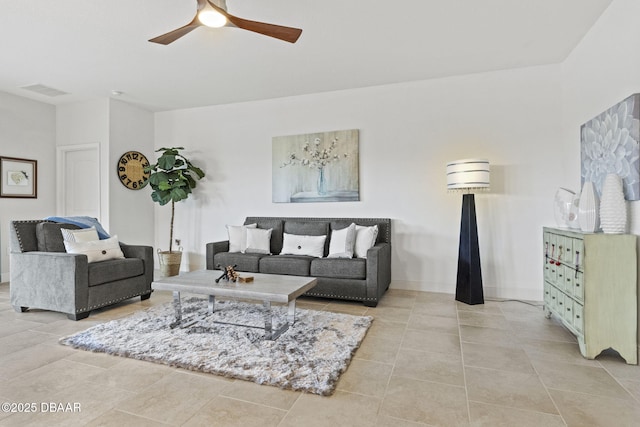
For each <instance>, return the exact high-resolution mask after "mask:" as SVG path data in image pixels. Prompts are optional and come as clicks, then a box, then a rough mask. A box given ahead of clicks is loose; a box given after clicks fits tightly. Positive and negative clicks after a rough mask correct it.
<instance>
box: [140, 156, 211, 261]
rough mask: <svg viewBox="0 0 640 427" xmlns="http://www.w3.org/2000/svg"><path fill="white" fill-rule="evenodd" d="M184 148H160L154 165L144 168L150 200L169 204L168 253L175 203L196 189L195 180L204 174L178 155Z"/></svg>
mask: <svg viewBox="0 0 640 427" xmlns="http://www.w3.org/2000/svg"><path fill="white" fill-rule="evenodd" d="M180 150H184V147H171V148H160V149H159V150H156V153H159V152H162V154H161V155H160V157H158V160H157V162H156V163H155V164H152V165H149V166H148V167H146V168H145V172H150V173H151V175H150V176H149V179H148V180H147V181H145V184H144V186H146V185H147V184H148V185H150V186H151V190H152V192H151V199H153V201H154V202H156V203H158V204H160V206H164V205H166V204H167V203H169V202H171V226H170V229H169V252H171V250H172V245H173V219H174V216H175V215H174V213H175V203H176V202H180V201H182V200H185V199H187V198H188V197H189V195H190V194H191V192H192V190H193V189H194V188H196V180H199V179H201V178H203V177H204V172H203V171H202V169H200V168H199V167H197V166H194V165H193V164H192V163H191V162H190V161H189V160H188V159H187V158H186V157H184V155H182V154H181V153H180Z"/></svg>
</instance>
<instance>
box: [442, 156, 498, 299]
mask: <svg viewBox="0 0 640 427" xmlns="http://www.w3.org/2000/svg"><path fill="white" fill-rule="evenodd" d="M447 189H449V190H459V191H462V192H463V193H464V194H463V195H462V219H461V221H460V246H459V249H458V278H457V281H456V301H461V302H464V303H466V304H469V305H474V304H484V294H483V291H482V271H481V269H480V248H479V247H478V223H477V221H476V202H475V197H474V192H476V191H478V190H488V189H489V161H488V160H483V159H464V160H456V161H454V162H449V163H447Z"/></svg>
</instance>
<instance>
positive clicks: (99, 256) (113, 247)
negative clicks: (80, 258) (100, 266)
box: [64, 236, 124, 264]
mask: <svg viewBox="0 0 640 427" xmlns="http://www.w3.org/2000/svg"><path fill="white" fill-rule="evenodd" d="M64 247H65V248H66V249H67V253H70V254H81V255H86V256H87V262H88V263H89V264H91V263H92V262H99V261H106V260H110V259H122V258H124V253H123V252H122V249H121V248H120V244H119V243H118V236H113V237H109V238H108V239H104V240H90V241H88V242H68V241H65V242H64Z"/></svg>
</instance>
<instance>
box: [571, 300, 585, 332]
mask: <svg viewBox="0 0 640 427" xmlns="http://www.w3.org/2000/svg"><path fill="white" fill-rule="evenodd" d="M583 313H584V307H583V306H582V305H581V304H578V303H574V304H573V327H574V328H576V330H577V331H578V332H580V333H581V334H583V333H584V318H583Z"/></svg>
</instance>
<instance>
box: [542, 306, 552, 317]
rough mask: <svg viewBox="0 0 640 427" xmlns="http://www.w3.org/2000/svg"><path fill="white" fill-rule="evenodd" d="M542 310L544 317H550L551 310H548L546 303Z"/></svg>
mask: <svg viewBox="0 0 640 427" xmlns="http://www.w3.org/2000/svg"><path fill="white" fill-rule="evenodd" d="M542 310H543V311H544V317H546V318H547V319H551V310H549V309H548V308H547V306H546V305H545V306H544V308H543V309H542Z"/></svg>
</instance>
